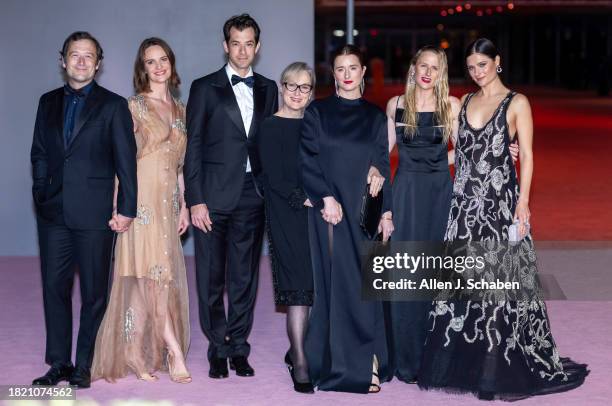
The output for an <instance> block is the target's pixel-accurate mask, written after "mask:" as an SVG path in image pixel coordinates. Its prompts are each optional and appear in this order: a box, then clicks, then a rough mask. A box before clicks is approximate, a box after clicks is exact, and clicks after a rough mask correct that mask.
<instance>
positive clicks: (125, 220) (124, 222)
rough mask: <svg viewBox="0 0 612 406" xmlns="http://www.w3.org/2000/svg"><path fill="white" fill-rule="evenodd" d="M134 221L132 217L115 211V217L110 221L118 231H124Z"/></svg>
mask: <svg viewBox="0 0 612 406" xmlns="http://www.w3.org/2000/svg"><path fill="white" fill-rule="evenodd" d="M132 221H134V219H133V218H131V217H125V216H124V215H121V214H117V213H114V214H113V218H111V219H110V221H109V222H108V225H109V227H110V228H111V230H113V231H114V232H116V233H124V232H126V231H127V230H128V229H129V228H130V225H131V224H132Z"/></svg>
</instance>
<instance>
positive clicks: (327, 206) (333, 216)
mask: <svg viewBox="0 0 612 406" xmlns="http://www.w3.org/2000/svg"><path fill="white" fill-rule="evenodd" d="M321 215H322V216H323V220H325V221H327V222H328V223H330V224H333V225H336V224H338V223H339V222H341V221H342V206H340V203H338V202H337V201H336V199H334V198H333V197H332V196H327V197H324V198H323V209H321Z"/></svg>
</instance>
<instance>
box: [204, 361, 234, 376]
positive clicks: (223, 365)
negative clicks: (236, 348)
mask: <svg viewBox="0 0 612 406" xmlns="http://www.w3.org/2000/svg"><path fill="white" fill-rule="evenodd" d="M208 376H209V377H211V378H213V379H221V378H227V377H228V376H229V372H228V371H227V358H213V359H211V360H210V370H209V371H208Z"/></svg>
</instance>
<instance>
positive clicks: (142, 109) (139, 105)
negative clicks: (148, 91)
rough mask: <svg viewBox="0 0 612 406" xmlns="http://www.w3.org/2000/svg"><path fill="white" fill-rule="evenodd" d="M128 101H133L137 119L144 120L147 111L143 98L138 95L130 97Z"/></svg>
mask: <svg viewBox="0 0 612 406" xmlns="http://www.w3.org/2000/svg"><path fill="white" fill-rule="evenodd" d="M130 99H131V100H134V102H135V103H136V112H137V113H138V118H140V119H142V118H144V116H145V114H146V113H147V112H148V111H149V109H148V108H147V103H146V101H145V98H144V96H143V95H140V94H138V95H136V96H132V97H130Z"/></svg>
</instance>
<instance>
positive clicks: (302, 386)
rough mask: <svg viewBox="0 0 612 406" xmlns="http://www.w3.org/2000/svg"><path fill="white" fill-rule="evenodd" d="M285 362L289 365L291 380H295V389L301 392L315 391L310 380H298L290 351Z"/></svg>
mask: <svg viewBox="0 0 612 406" xmlns="http://www.w3.org/2000/svg"><path fill="white" fill-rule="evenodd" d="M285 364H286V365H287V369H288V370H289V375H291V380H292V381H293V390H294V391H296V392H299V393H314V386H312V384H311V383H310V382H298V381H297V380H296V379H295V373H294V367H293V360H292V359H291V357H290V356H289V351H287V353H286V354H285Z"/></svg>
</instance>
